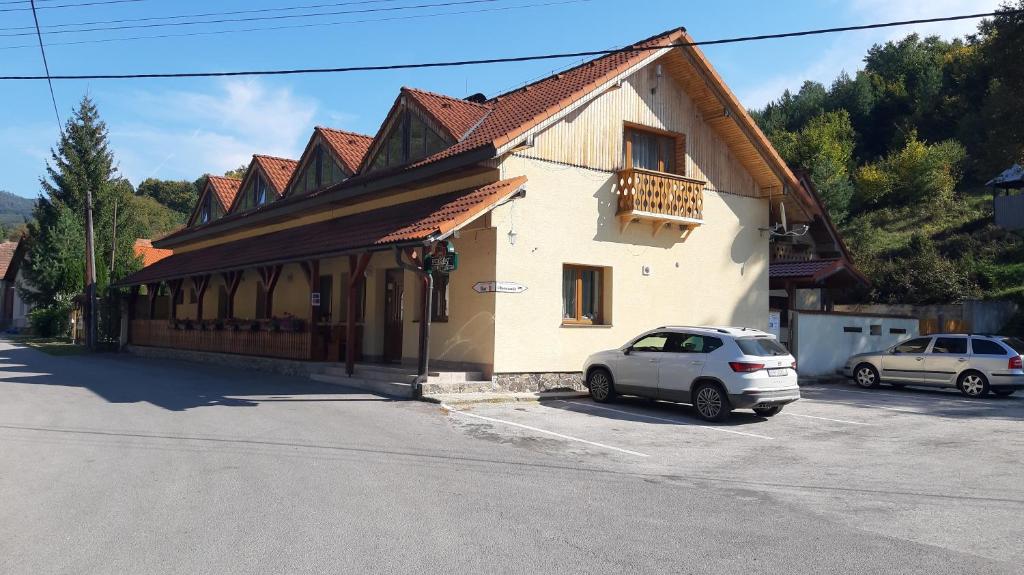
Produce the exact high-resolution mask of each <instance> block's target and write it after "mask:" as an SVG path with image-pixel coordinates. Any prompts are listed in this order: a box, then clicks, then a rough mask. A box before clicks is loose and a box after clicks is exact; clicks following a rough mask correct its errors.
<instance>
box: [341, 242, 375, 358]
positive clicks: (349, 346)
mask: <svg viewBox="0 0 1024 575" xmlns="http://www.w3.org/2000/svg"><path fill="white" fill-rule="evenodd" d="M369 263H370V254H369V253H368V252H367V253H364V254H360V255H359V256H358V258H357V257H356V256H355V255H351V256H348V272H349V280H348V310H347V311H346V315H345V372H346V373H348V375H352V374H353V373H354V372H355V370H356V296H357V295H359V292H358V291H356V288H357V287H359V282H360V281H362V280H363V273H364V272H366V266H367V265H368V264H369Z"/></svg>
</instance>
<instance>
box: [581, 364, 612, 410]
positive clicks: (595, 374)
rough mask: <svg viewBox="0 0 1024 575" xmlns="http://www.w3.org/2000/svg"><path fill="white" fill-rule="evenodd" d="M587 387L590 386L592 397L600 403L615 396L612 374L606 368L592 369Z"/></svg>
mask: <svg viewBox="0 0 1024 575" xmlns="http://www.w3.org/2000/svg"><path fill="white" fill-rule="evenodd" d="M587 387H588V388H590V397H591V398H592V399H593V400H594V401H596V402H598V403H607V402H608V401H611V399H612V398H613V397H615V387H614V386H613V385H612V376H611V374H610V373H608V370H606V369H595V370H594V371H591V372H590V377H588V378H587Z"/></svg>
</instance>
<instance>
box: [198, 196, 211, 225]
mask: <svg viewBox="0 0 1024 575" xmlns="http://www.w3.org/2000/svg"><path fill="white" fill-rule="evenodd" d="M211 219H212V214H211V213H210V194H206V197H205V198H203V205H202V206H201V207H200V208H199V223H201V224H206V223H209V222H210V220H211Z"/></svg>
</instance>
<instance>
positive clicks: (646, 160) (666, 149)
mask: <svg viewBox="0 0 1024 575" xmlns="http://www.w3.org/2000/svg"><path fill="white" fill-rule="evenodd" d="M625 137H626V141H627V142H628V143H629V148H630V151H631V153H632V160H633V164H632V167H634V168H640V169H644V170H653V171H655V172H666V173H669V174H678V173H680V172H678V171H677V170H676V138H674V137H672V136H669V135H667V134H660V133H656V132H648V131H645V130H641V129H637V128H627V129H626V133H625ZM625 149H626V146H623V150H624V151H623V153H627V152H626V151H625Z"/></svg>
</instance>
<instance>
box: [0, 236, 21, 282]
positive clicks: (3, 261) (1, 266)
mask: <svg viewBox="0 0 1024 575" xmlns="http://www.w3.org/2000/svg"><path fill="white" fill-rule="evenodd" d="M17 249H18V242H4V243H2V244H0V277H3V276H5V275H7V268H8V267H10V265H11V260H13V259H14V252H15V251H16V250H17Z"/></svg>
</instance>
